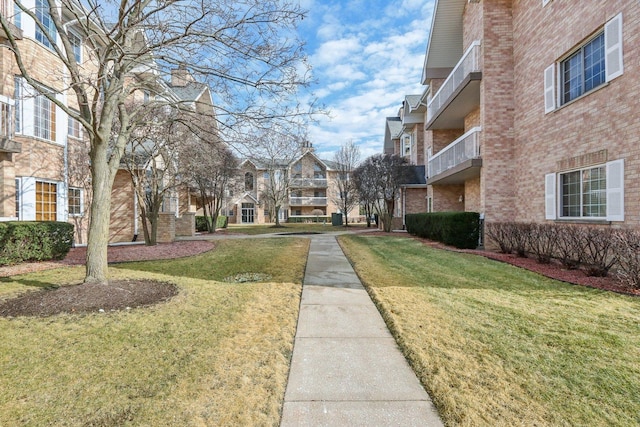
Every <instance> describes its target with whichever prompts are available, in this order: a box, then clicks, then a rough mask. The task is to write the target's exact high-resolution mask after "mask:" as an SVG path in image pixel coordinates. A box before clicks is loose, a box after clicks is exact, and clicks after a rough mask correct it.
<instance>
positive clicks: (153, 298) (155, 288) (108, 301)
mask: <svg viewBox="0 0 640 427" xmlns="http://www.w3.org/2000/svg"><path fill="white" fill-rule="evenodd" d="M177 293H178V288H177V287H176V286H175V285H173V284H170V283H164V282H157V281H153V280H112V281H110V282H109V284H88V283H82V284H80V285H74V286H62V287H59V288H48V289H44V290H42V291H39V292H28V293H26V294H23V295H21V296H19V297H16V298H11V299H8V300H5V301H2V302H0V316H3V317H16V316H37V317H45V316H52V315H55V314H59V313H72V314H81V313H91V312H107V311H116V310H129V309H131V308H136V307H142V306H147V305H152V304H157V303H159V302H164V301H167V300H169V299H170V298H171V297H173V296H174V295H176V294H177Z"/></svg>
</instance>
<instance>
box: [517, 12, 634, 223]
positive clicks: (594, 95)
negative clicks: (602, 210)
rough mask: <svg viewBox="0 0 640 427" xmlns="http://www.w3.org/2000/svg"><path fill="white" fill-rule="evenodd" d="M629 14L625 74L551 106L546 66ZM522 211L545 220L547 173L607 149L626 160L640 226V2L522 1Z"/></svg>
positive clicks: (628, 198)
mask: <svg viewBox="0 0 640 427" xmlns="http://www.w3.org/2000/svg"><path fill="white" fill-rule="evenodd" d="M620 12H622V14H623V40H624V44H623V53H624V74H623V75H622V76H620V77H618V78H616V79H614V80H613V81H611V82H609V83H608V84H604V85H603V86H600V87H599V88H597V89H595V90H594V91H593V92H591V93H589V94H586V95H584V96H583V97H581V98H579V99H577V100H574V101H572V102H571V103H568V104H567V105H564V106H562V107H560V108H558V109H556V110H555V111H553V112H551V113H548V114H545V113H544V99H543V91H544V81H543V73H544V70H545V68H546V67H548V66H549V65H551V64H553V63H554V62H556V61H559V60H560V59H562V58H563V57H564V56H565V55H567V54H569V53H571V52H572V50H574V49H575V48H576V47H578V46H580V44H581V43H583V42H584V40H585V39H586V38H588V37H589V36H591V35H592V34H594V33H595V32H597V31H600V30H601V29H602V28H603V26H604V24H605V23H606V22H607V21H608V20H609V19H611V18H613V17H614V16H616V15H617V14H618V13H620ZM513 26H514V53H513V58H514V69H515V73H514V75H515V77H514V79H515V80H514V81H515V120H516V127H515V138H516V140H517V142H518V143H517V151H516V162H515V167H516V170H517V171H518V173H517V174H516V175H515V176H514V178H515V179H516V181H515V184H516V188H517V191H516V194H515V196H516V200H517V203H516V206H517V211H516V218H517V219H518V220H521V221H538V222H541V221H544V220H545V219H544V218H545V215H544V214H545V200H544V175H545V174H546V173H551V172H558V171H559V169H558V168H559V167H561V165H568V164H570V162H571V159H572V158H575V157H576V156H587V155H590V153H597V152H600V151H601V150H605V149H606V152H607V158H608V160H609V161H611V160H616V159H624V160H625V223H624V225H622V224H619V223H614V225H615V226H625V227H637V226H638V225H640V179H638V178H640V172H639V171H640V148H639V147H640V120H638V119H637V118H638V117H639V115H640V103H638V99H639V98H640V85H639V84H638V82H639V81H640V62H639V61H638V58H639V57H640V4H639V3H638V2H636V1H628V2H621V1H615V0H602V1H598V2H584V1H578V0H574V1H555V0H554V1H551V2H550V3H549V4H547V6H545V7H542V5H541V4H540V2H535V1H534V2H514V8H513Z"/></svg>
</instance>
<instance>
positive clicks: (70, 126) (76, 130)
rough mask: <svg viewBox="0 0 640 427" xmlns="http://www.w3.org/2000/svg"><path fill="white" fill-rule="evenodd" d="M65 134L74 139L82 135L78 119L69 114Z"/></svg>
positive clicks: (80, 137)
mask: <svg viewBox="0 0 640 427" xmlns="http://www.w3.org/2000/svg"><path fill="white" fill-rule="evenodd" d="M67 136H70V137H71V138H75V139H82V137H83V129H82V125H81V124H80V121H79V120H76V119H75V117H72V116H71V115H68V116H67Z"/></svg>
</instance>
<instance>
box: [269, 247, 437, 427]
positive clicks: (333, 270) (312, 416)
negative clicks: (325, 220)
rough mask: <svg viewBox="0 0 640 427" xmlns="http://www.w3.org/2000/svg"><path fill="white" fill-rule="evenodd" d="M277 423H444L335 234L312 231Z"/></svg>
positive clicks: (434, 424) (391, 424) (420, 424)
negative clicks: (279, 419)
mask: <svg viewBox="0 0 640 427" xmlns="http://www.w3.org/2000/svg"><path fill="white" fill-rule="evenodd" d="M280 425H281V426H282V427H290V426H442V422H441V421H440V418H439V416H438V415H437V413H436V410H435V408H434V406H433V404H432V403H431V400H430V398H429V396H428V395H427V393H426V392H425V390H424V389H423V388H422V386H421V384H420V382H419V381H418V378H417V377H416V375H415V374H414V372H413V371H412V370H411V368H410V367H409V365H408V363H407V361H406V360H405V358H404V356H403V355H402V353H401V352H400V350H399V349H398V347H397V345H396V343H395V340H394V339H393V337H392V336H391V334H390V333H389V330H388V329H387V327H386V325H385V323H384V321H383V320H382V317H381V316H380V314H379V313H378V311H377V309H376V307H375V306H374V304H373V302H372V301H371V299H370V298H369V295H368V294H367V292H366V291H365V289H364V287H363V286H362V284H361V283H360V280H359V279H358V276H357V275H356V274H355V272H354V271H353V268H352V267H351V265H350V264H349V262H348V261H347V258H346V257H345V255H344V254H343V252H342V249H341V248H340V246H339V245H338V242H337V241H336V238H335V236H325V235H321V236H314V237H312V239H311V247H310V251H309V259H308V260H307V268H306V271H305V276H304V283H303V290H302V301H301V306H300V315H299V318H298V329H297V333H296V338H295V343H294V349H293V360H292V363H291V371H290V373H289V382H288V385H287V390H286V393H285V401H284V408H283V414H282V421H281V424H280Z"/></svg>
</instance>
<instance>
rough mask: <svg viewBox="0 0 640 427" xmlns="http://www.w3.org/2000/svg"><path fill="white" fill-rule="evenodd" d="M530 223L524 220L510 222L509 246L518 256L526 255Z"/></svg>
mask: <svg viewBox="0 0 640 427" xmlns="http://www.w3.org/2000/svg"><path fill="white" fill-rule="evenodd" d="M531 225H532V224H530V223H526V222H513V223H511V229H510V233H509V235H508V238H509V239H510V241H511V248H512V249H513V251H514V252H515V253H516V255H517V256H519V257H523V258H526V257H527V249H528V247H529V242H530V240H531Z"/></svg>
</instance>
